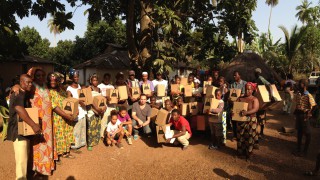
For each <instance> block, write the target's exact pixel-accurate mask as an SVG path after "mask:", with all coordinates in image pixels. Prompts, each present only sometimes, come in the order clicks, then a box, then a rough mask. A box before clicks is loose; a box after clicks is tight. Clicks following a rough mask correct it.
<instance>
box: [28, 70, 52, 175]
mask: <svg viewBox="0 0 320 180" xmlns="http://www.w3.org/2000/svg"><path fill="white" fill-rule="evenodd" d="M28 75H30V76H31V77H32V78H33V91H32V95H31V99H30V101H31V105H32V107H33V108H37V109H38V112H39V114H38V115H39V119H40V122H41V125H42V133H43V136H34V137H33V140H32V144H33V170H34V171H36V172H37V173H40V174H43V175H51V173H52V171H53V170H54V167H55V164H54V161H55V160H58V155H57V152H56V149H55V147H54V135H53V122H52V104H51V97H50V92H49V89H48V88H47V86H46V83H45V80H46V73H45V72H44V71H43V70H42V69H41V68H31V69H30V70H29V71H28Z"/></svg>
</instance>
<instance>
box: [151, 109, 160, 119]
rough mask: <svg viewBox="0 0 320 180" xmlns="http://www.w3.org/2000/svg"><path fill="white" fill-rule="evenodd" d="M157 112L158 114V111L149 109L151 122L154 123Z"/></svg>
mask: <svg viewBox="0 0 320 180" xmlns="http://www.w3.org/2000/svg"><path fill="white" fill-rule="evenodd" d="M158 112H159V109H157V108H152V109H151V116H150V118H151V120H154V121H155V120H156V118H157V115H158Z"/></svg>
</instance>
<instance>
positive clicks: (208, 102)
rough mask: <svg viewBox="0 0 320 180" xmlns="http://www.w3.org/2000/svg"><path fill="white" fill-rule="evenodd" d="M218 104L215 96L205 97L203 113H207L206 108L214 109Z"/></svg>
mask: <svg viewBox="0 0 320 180" xmlns="http://www.w3.org/2000/svg"><path fill="white" fill-rule="evenodd" d="M218 106H219V100H217V99H215V98H205V101H204V107H203V113H207V110H209V111H210V110H212V109H216V108H217V107H218Z"/></svg>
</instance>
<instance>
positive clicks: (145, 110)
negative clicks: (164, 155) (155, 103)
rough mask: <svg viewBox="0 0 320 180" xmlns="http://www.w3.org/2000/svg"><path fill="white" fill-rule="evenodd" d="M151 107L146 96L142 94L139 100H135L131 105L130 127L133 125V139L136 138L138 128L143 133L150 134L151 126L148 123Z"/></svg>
mask: <svg viewBox="0 0 320 180" xmlns="http://www.w3.org/2000/svg"><path fill="white" fill-rule="evenodd" d="M150 116H151V107H150V105H149V104H147V96H146V95H145V94H142V95H141V96H140V100H139V102H135V103H133V105H132V118H133V120H132V127H133V133H134V136H133V139H134V140H137V139H138V135H139V130H143V132H144V134H146V135H150V134H151V128H150V126H149V124H150Z"/></svg>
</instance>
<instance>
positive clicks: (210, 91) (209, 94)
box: [206, 86, 217, 98]
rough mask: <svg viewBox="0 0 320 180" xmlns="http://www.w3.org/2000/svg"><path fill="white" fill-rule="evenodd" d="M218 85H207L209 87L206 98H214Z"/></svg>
mask: <svg viewBox="0 0 320 180" xmlns="http://www.w3.org/2000/svg"><path fill="white" fill-rule="evenodd" d="M216 89H217V87H215V86H207V89H206V98H214V97H215V95H214V93H215V91H216Z"/></svg>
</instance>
